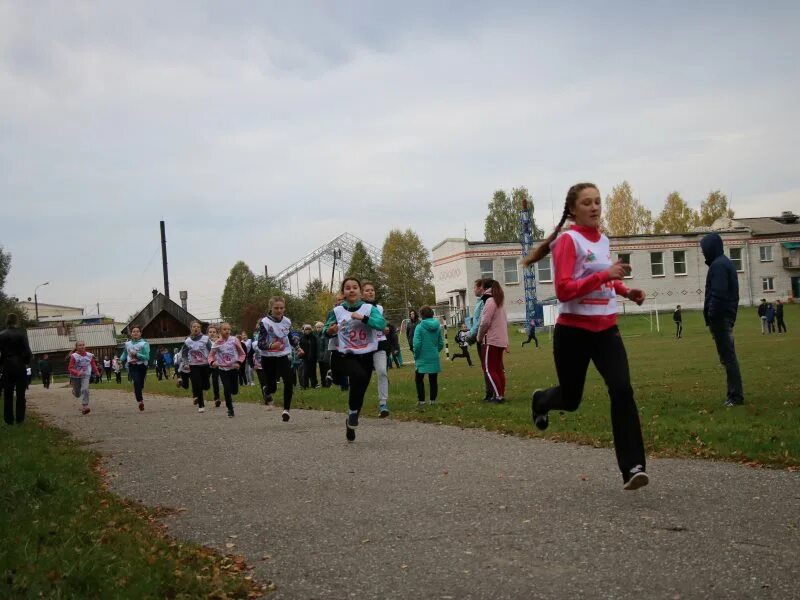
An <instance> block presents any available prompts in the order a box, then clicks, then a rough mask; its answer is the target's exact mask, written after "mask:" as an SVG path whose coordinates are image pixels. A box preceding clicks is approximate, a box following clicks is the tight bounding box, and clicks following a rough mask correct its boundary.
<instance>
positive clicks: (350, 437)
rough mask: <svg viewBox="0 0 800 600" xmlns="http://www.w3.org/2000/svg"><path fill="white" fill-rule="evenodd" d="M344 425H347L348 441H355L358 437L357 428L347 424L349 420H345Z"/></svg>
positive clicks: (346, 434)
mask: <svg viewBox="0 0 800 600" xmlns="http://www.w3.org/2000/svg"><path fill="white" fill-rule="evenodd" d="M344 427H345V437H346V438H347V441H348V442H353V441H355V439H356V430H355V429H353V428H352V427H350V426H349V425H348V424H347V420H345V422H344Z"/></svg>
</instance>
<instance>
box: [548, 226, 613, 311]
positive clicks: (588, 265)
mask: <svg viewBox="0 0 800 600" xmlns="http://www.w3.org/2000/svg"><path fill="white" fill-rule="evenodd" d="M563 235H564V236H569V237H570V238H572V242H573V244H575V255H576V257H575V268H574V269H573V272H572V278H573V279H576V280H577V279H583V278H584V277H589V276H590V275H594V274H595V273H599V272H601V271H607V270H608V269H609V268H610V267H611V264H612V263H611V248H610V246H609V243H608V238H607V237H606V236H605V235H601V236H600V239H599V240H598V241H596V242H592V241H590V240H588V239H586V238H585V237H584V236H582V235H581V234H580V233H579V232H577V231H572V230H567V231H565V232H564V233H563ZM557 241H558V243H561V244H563V243H565V242H567V240H566V239H564V240H562V239H560V237H559V239H558V240H557ZM558 312H559V314H565V313H567V314H573V315H587V316H592V315H615V314H617V293H616V291H615V290H614V281H611V280H609V281H607V282H605V283H604V284H603V285H602V286H601V287H600V288H599V289H596V290H594V291H592V292H589V293H588V294H586V295H585V296H581V297H580V298H575V299H574V300H570V301H568V302H559V303H558Z"/></svg>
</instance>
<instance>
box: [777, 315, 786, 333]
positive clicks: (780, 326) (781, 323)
mask: <svg viewBox="0 0 800 600" xmlns="http://www.w3.org/2000/svg"><path fill="white" fill-rule="evenodd" d="M781 329H782V330H783V333H786V323H784V321H783V317H778V333H780V332H781Z"/></svg>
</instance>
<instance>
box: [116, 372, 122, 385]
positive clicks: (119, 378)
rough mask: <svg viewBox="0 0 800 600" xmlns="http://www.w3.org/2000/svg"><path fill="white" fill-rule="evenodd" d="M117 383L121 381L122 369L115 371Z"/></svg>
mask: <svg viewBox="0 0 800 600" xmlns="http://www.w3.org/2000/svg"><path fill="white" fill-rule="evenodd" d="M116 375H117V383H122V371H117V372H116Z"/></svg>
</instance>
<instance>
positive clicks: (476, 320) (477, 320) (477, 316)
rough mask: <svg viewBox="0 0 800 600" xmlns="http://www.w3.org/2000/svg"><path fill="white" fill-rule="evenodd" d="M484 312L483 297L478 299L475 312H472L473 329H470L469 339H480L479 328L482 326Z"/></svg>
mask: <svg viewBox="0 0 800 600" xmlns="http://www.w3.org/2000/svg"><path fill="white" fill-rule="evenodd" d="M482 312H483V297H481V298H478V301H477V302H476V303H475V310H473V311H472V327H470V328H469V337H470V338H472V339H473V340H474V339H477V337H478V327H480V324H481V313H482Z"/></svg>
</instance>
